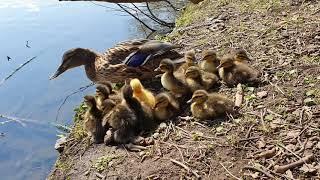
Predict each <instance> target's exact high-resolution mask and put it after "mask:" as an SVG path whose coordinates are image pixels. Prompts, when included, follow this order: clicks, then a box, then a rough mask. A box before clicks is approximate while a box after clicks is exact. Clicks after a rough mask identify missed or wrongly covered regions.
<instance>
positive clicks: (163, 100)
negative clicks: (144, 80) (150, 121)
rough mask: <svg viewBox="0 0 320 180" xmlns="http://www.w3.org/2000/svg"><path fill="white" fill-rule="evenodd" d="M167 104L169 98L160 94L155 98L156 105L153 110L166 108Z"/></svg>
mask: <svg viewBox="0 0 320 180" xmlns="http://www.w3.org/2000/svg"><path fill="white" fill-rule="evenodd" d="M168 104H169V96H168V95H167V94H165V93H161V94H159V95H157V96H156V105H155V106H154V107H155V108H160V107H167V106H168Z"/></svg>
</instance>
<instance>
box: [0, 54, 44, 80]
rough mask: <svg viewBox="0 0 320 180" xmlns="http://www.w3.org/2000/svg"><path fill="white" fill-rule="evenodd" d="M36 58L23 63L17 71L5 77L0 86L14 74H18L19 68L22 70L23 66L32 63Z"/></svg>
mask: <svg viewBox="0 0 320 180" xmlns="http://www.w3.org/2000/svg"><path fill="white" fill-rule="evenodd" d="M37 57H38V56H34V57H32V58H31V59H29V60H28V61H26V62H24V63H23V64H21V65H20V66H19V67H18V68H17V69H15V70H14V71H13V72H12V73H11V74H9V75H8V76H7V77H5V78H4V79H3V80H2V81H1V82H0V86H2V85H3V84H4V83H5V82H6V81H7V80H8V79H9V78H11V77H12V76H13V75H14V74H15V73H16V72H18V71H19V70H20V69H21V68H23V67H24V66H25V65H27V64H29V63H30V62H31V61H33V60H34V59H36V58H37Z"/></svg>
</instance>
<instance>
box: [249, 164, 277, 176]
mask: <svg viewBox="0 0 320 180" xmlns="http://www.w3.org/2000/svg"><path fill="white" fill-rule="evenodd" d="M243 169H249V170H253V171H258V172H261V173H263V174H264V175H266V176H267V177H269V178H272V179H275V177H274V176H273V175H272V174H270V173H269V172H267V171H265V170H263V169H260V168H258V167H254V166H245V167H243Z"/></svg>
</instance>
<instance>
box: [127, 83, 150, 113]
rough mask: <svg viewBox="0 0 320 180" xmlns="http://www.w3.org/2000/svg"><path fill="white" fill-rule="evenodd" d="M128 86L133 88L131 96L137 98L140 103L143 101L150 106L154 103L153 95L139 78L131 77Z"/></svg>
mask: <svg viewBox="0 0 320 180" xmlns="http://www.w3.org/2000/svg"><path fill="white" fill-rule="evenodd" d="M130 86H131V87H132V90H133V97H135V98H137V99H138V101H140V102H141V103H145V104H146V105H148V106H149V107H150V108H153V107H154V105H155V97H154V95H153V94H152V92H150V91H148V90H147V89H145V88H144V87H143V85H142V84H141V82H140V80H139V79H132V80H131V81H130Z"/></svg>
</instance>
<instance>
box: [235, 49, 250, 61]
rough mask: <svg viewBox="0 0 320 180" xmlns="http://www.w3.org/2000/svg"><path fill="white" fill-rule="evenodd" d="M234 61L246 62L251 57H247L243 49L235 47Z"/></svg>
mask: <svg viewBox="0 0 320 180" xmlns="http://www.w3.org/2000/svg"><path fill="white" fill-rule="evenodd" d="M233 59H234V61H235V62H236V63H237V62H241V63H248V62H249V61H251V59H250V58H249V57H248V55H247V53H246V51H245V50H244V49H237V50H235V51H234V52H233Z"/></svg>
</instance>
